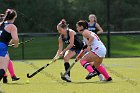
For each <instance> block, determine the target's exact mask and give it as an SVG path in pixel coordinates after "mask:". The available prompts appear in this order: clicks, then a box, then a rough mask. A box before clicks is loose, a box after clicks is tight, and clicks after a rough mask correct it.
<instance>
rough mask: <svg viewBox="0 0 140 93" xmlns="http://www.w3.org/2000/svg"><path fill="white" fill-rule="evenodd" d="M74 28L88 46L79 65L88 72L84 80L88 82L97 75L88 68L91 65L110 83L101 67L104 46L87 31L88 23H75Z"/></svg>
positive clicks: (95, 36)
mask: <svg viewBox="0 0 140 93" xmlns="http://www.w3.org/2000/svg"><path fill="white" fill-rule="evenodd" d="M76 27H77V31H78V32H79V33H80V34H82V35H83V37H84V39H85V41H86V44H87V46H88V47H87V49H88V50H89V52H88V53H86V54H85V55H84V56H83V57H82V59H81V60H80V63H81V65H82V66H83V67H85V68H86V69H87V70H88V72H89V74H88V75H87V76H86V79H87V80H89V79H91V78H92V77H94V76H96V75H97V72H96V71H95V70H94V69H93V68H92V67H91V66H90V64H92V65H93V66H95V68H97V70H98V71H99V72H100V73H101V74H103V75H104V77H105V79H106V81H111V80H112V78H111V77H110V75H109V74H108V73H107V71H106V69H105V68H104V67H103V66H102V65H101V63H102V61H103V58H104V57H105V55H106V48H105V46H104V44H103V43H102V42H101V40H100V39H99V37H98V36H97V35H96V34H95V33H94V32H91V31H89V30H88V23H87V22H86V21H84V20H81V21H79V22H77V24H76Z"/></svg>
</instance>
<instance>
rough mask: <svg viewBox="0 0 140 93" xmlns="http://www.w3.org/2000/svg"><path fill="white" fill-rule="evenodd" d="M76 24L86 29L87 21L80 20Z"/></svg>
mask: <svg viewBox="0 0 140 93" xmlns="http://www.w3.org/2000/svg"><path fill="white" fill-rule="evenodd" d="M77 25H78V26H83V29H88V22H87V21H86V20H80V21H78V22H77Z"/></svg>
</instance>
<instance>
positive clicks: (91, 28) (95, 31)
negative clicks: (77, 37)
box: [88, 23, 97, 34]
mask: <svg viewBox="0 0 140 93" xmlns="http://www.w3.org/2000/svg"><path fill="white" fill-rule="evenodd" d="M88 30H89V31H92V32H94V33H96V34H97V29H96V23H94V24H93V25H90V24H89V23H88Z"/></svg>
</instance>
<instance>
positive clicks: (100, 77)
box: [98, 74, 106, 81]
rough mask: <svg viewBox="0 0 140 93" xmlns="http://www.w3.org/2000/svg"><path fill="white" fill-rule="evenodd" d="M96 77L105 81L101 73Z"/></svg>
mask: <svg viewBox="0 0 140 93" xmlns="http://www.w3.org/2000/svg"><path fill="white" fill-rule="evenodd" d="M98 78H99V79H100V81H106V79H105V78H104V76H103V75H102V74H99V76H98Z"/></svg>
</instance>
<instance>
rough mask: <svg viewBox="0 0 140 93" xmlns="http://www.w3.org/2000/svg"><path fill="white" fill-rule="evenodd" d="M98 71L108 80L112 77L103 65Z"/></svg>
mask: <svg viewBox="0 0 140 93" xmlns="http://www.w3.org/2000/svg"><path fill="white" fill-rule="evenodd" d="M97 69H98V71H99V72H100V73H101V74H103V75H104V77H105V78H106V80H107V79H108V78H109V77H110V75H109V74H108V73H107V71H106V69H105V68H104V67H103V66H102V65H100V66H99V67H98V68H97Z"/></svg>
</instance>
